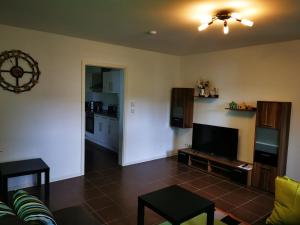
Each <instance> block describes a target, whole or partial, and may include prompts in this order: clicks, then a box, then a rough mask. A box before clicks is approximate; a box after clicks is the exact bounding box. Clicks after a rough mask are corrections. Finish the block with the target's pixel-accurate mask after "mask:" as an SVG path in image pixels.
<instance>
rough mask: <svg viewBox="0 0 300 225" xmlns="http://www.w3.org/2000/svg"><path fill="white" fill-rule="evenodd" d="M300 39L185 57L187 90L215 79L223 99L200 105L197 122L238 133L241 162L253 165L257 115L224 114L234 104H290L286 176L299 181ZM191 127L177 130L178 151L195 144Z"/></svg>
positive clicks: (195, 116) (184, 66)
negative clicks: (262, 101) (231, 103)
mask: <svg viewBox="0 0 300 225" xmlns="http://www.w3.org/2000/svg"><path fill="white" fill-rule="evenodd" d="M299 71H300V41H291V42H283V43H276V44H270V45H262V46H253V47H246V48H240V49H234V50H226V51H219V52H213V53H207V54H199V55H191V56H186V57H182V79H183V84H184V85H183V86H186V87H194V85H195V82H196V80H197V79H200V78H203V79H208V80H210V81H211V82H212V83H213V84H214V85H215V86H216V87H217V88H219V92H220V93H219V94H220V98H219V99H216V100H207V99H198V100H196V101H195V106H194V107H195V108H194V122H197V123H205V124H212V125H219V126H227V127H234V128H238V129H239V133H240V137H239V154H238V158H239V159H240V160H244V161H247V162H252V161H253V145H254V130H255V114H253V113H241V112H228V111H226V110H224V108H225V107H226V106H227V104H228V103H229V102H231V101H236V102H243V101H245V102H246V103H252V104H254V105H256V101H257V100H274V101H290V102H292V103H293V105H292V117H291V127H290V139H289V152H288V162H287V175H288V176H291V177H294V178H295V179H298V180H300V170H299V162H300V138H299V137H300V125H299V124H300V102H299V99H300V89H299V84H300V76H299ZM191 133H192V132H191V129H188V130H178V131H177V139H176V140H177V141H176V145H177V147H178V148H180V147H184V144H190V143H191Z"/></svg>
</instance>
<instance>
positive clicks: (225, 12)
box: [198, 10, 254, 34]
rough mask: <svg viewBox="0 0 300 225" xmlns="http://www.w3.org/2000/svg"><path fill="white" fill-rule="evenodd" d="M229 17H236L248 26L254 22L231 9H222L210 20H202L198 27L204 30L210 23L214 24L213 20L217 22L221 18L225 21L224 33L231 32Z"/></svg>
mask: <svg viewBox="0 0 300 225" xmlns="http://www.w3.org/2000/svg"><path fill="white" fill-rule="evenodd" d="M229 19H235V20H236V21H238V22H240V23H242V24H243V25H245V26H248V27H252V26H253V24H254V23H253V22H252V21H251V20H247V19H243V18H242V17H241V15H240V14H239V13H236V12H231V11H229V10H222V11H219V12H218V13H217V14H216V15H215V16H214V17H212V18H211V19H210V20H209V21H205V22H202V23H201V25H200V26H199V27H198V30H199V31H203V30H205V29H206V28H207V27H209V25H211V24H213V22H215V21H216V20H221V21H223V24H224V28H223V32H224V34H228V33H229V27H228V20H229Z"/></svg>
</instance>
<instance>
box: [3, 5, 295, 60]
mask: <svg viewBox="0 0 300 225" xmlns="http://www.w3.org/2000/svg"><path fill="white" fill-rule="evenodd" d="M229 8H231V9H234V11H237V12H240V13H241V14H242V15H243V16H244V17H247V18H248V19H251V20H253V21H254V23H255V24H254V26H253V27H252V28H249V27H245V26H243V25H241V24H239V23H237V22H234V21H232V22H230V23H229V27H230V33H229V34H228V35H226V36H225V35H224V34H223V33H222V25H221V24H218V23H216V24H213V25H212V26H210V27H209V28H208V29H207V30H205V31H203V32H198V31H197V27H198V26H199V24H200V19H199V16H200V15H203V14H209V13H211V14H213V13H215V12H216V11H217V10H220V9H229ZM0 23H1V24H6V25H12V26H17V27H24V28H31V29H35V30H40V31H47V32H52V33H58V34H64V35H69V36H74V37H80V38H84V39H90V40H95V41H102V42H107V43H112V44H119V45H124V46H129V47H134V48H140V49H147V50H153V51H158V52H164V53H170V54H175V55H187V54H194V53H201V52H210V51H216V50H221V49H230V48H238V47H243V46H249V45H257V44H265V43H272V42H278V41H287V40H295V39H300V1H299V0H245V1H243V0H241V1H232V0H231V1H224V0H215V1H203V0H198V1H193V0H6V1H1V5H0ZM152 29H154V30H157V31H158V34H157V35H152V36H151V35H147V34H146V31H148V30H152Z"/></svg>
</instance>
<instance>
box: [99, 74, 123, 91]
mask: <svg viewBox="0 0 300 225" xmlns="http://www.w3.org/2000/svg"><path fill="white" fill-rule="evenodd" d="M103 92H105V93H120V72H119V71H109V72H103Z"/></svg>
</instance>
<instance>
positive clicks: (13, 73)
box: [0, 50, 41, 94]
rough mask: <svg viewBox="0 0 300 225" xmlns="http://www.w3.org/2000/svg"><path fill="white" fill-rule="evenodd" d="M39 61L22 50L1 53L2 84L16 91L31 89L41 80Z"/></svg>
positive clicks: (0, 77) (4, 87)
mask: <svg viewBox="0 0 300 225" xmlns="http://www.w3.org/2000/svg"><path fill="white" fill-rule="evenodd" d="M40 74H41V72H40V70H39V67H38V63H37V62H36V61H35V60H34V59H33V58H32V57H31V56H30V55H29V54H27V53H25V52H22V51H20V50H11V51H4V52H2V53H1V54H0V86H1V87H2V88H3V89H4V90H8V91H11V92H14V93H17V94H18V93H21V92H25V91H30V90H31V88H33V87H34V86H35V85H36V84H37V83H38V80H39V76H40Z"/></svg>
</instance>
